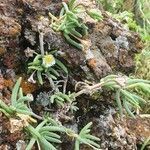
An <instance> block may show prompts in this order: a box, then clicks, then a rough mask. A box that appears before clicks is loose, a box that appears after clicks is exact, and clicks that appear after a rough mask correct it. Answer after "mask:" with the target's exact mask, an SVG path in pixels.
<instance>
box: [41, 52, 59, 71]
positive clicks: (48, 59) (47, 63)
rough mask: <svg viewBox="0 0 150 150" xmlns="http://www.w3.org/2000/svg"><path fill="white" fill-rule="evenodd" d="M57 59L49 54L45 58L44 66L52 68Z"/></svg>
mask: <svg viewBox="0 0 150 150" xmlns="http://www.w3.org/2000/svg"><path fill="white" fill-rule="evenodd" d="M55 63H56V62H55V58H54V56H53V55H51V54H49V55H45V56H44V57H43V66H44V67H45V68H48V67H51V66H53V65H54V64H55Z"/></svg>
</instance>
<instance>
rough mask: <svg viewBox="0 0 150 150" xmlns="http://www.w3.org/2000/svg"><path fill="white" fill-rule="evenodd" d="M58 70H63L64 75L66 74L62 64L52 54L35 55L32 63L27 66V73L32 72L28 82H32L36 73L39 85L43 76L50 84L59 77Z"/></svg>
mask: <svg viewBox="0 0 150 150" xmlns="http://www.w3.org/2000/svg"><path fill="white" fill-rule="evenodd" d="M60 70H63V71H64V72H65V73H66V74H67V73H68V71H67V68H66V67H65V66H64V64H63V63H62V62H61V61H59V60H58V59H56V58H55V57H54V56H53V55H52V54H45V55H42V54H36V57H35V58H34V60H33V62H31V63H29V64H28V71H29V73H30V72H32V75H31V76H30V78H29V80H30V81H33V75H34V74H35V73H36V75H37V79H38V81H39V83H40V84H41V85H42V84H43V75H44V76H46V77H47V78H48V79H49V81H50V82H52V80H57V78H58V77H60V72H59V71H60Z"/></svg>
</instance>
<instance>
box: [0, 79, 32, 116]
mask: <svg viewBox="0 0 150 150" xmlns="http://www.w3.org/2000/svg"><path fill="white" fill-rule="evenodd" d="M20 83H21V78H19V79H18V81H17V82H16V84H15V86H14V88H13V90H12V95H11V104H10V105H9V106H7V105H6V104H5V103H4V102H3V101H2V100H0V111H2V112H3V113H4V114H5V115H6V116H8V117H11V116H13V115H15V114H16V113H20V114H25V115H33V113H32V111H31V110H30V109H29V108H28V107H27V104H26V103H25V102H27V101H28V102H30V101H32V100H33V99H32V97H30V96H23V92H22V88H19V86H20Z"/></svg>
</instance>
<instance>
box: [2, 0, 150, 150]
mask: <svg viewBox="0 0 150 150" xmlns="http://www.w3.org/2000/svg"><path fill="white" fill-rule="evenodd" d="M97 1H98V2H99V3H102V4H103V5H104V8H105V9H106V10H107V11H109V12H111V13H112V16H113V17H114V18H116V19H118V20H119V21H121V22H122V23H124V25H125V26H126V27H127V28H128V29H130V30H133V31H136V32H139V33H140V35H141V38H142V40H143V42H145V45H147V47H146V48H145V51H143V52H142V53H141V54H140V55H138V56H137V57H136V64H137V68H136V76H137V77H140V78H142V79H139V78H136V77H127V76H125V75H108V76H106V77H104V78H102V79H101V80H100V82H99V83H97V84H94V85H88V84H87V83H84V82H79V83H77V85H76V88H78V87H79V85H81V90H79V91H78V92H74V93H69V92H68V93H66V85H65V86H64V87H63V85H61V90H60V89H59V87H58V85H56V84H55V82H54V81H58V78H61V74H62V73H65V74H68V70H67V67H66V66H65V65H64V64H63V63H62V62H61V61H60V60H59V59H57V58H56V52H49V53H47V52H45V51H44V46H43V38H41V39H40V51H41V54H38V53H35V52H34V55H35V57H34V59H33V61H32V62H30V63H29V64H28V72H29V73H31V76H30V78H29V81H31V82H32V83H35V80H34V79H33V77H34V75H35V74H36V77H37V80H38V82H39V83H40V84H41V85H43V84H44V82H45V78H44V76H45V77H46V78H47V79H48V80H49V85H50V87H52V91H51V95H50V96H49V97H48V98H49V104H53V105H56V106H58V108H59V109H60V110H61V109H65V105H67V106H69V109H68V111H69V110H70V111H71V112H72V113H73V112H74V111H77V110H78V109H79V108H78V107H77V106H76V104H77V102H76V101H77V97H79V96H81V95H83V94H91V95H92V94H93V93H95V92H97V91H100V92H102V91H103V90H109V91H112V93H115V97H114V99H115V100H116V104H117V107H118V110H119V114H120V117H121V118H123V114H124V113H126V114H128V115H129V116H130V117H133V118H135V117H136V112H137V110H141V111H142V108H143V107H142V106H144V107H145V106H146V105H148V101H149V100H148V97H149V95H150V80H149V77H150V74H149V73H150V69H149V65H150V63H149V58H150V57H149V56H150V55H149V54H150V53H149V51H148V50H147V49H149V45H148V44H147V43H148V40H150V36H149V31H150V30H149V25H150V23H149V18H148V17H149V15H148V13H147V12H145V11H144V9H143V5H142V4H143V3H142V2H141V3H140V2H139V1H138V2H139V3H136V5H137V4H138V6H139V7H138V9H139V10H140V15H141V18H143V23H142V24H140V23H138V21H137V20H136V19H134V18H135V16H136V14H134V12H132V11H131V12H130V11H128V10H126V11H125V10H123V8H122V6H123V4H124V2H123V0H116V1H115V0H113V1H112V3H109V1H108V0H97ZM144 2H145V3H147V1H144ZM62 5H63V8H62V9H61V12H60V15H59V18H56V17H55V16H53V15H52V14H51V13H49V16H50V17H51V27H52V28H53V29H54V30H55V31H60V32H62V34H63V36H64V37H65V38H66V40H67V41H68V42H69V43H70V44H71V45H73V46H75V47H76V48H78V49H81V50H83V49H84V44H83V38H84V36H86V35H87V31H88V28H87V27H86V25H85V24H84V22H83V21H82V20H81V19H80V18H79V14H80V13H81V12H82V13H83V12H85V13H87V14H88V15H89V16H90V17H91V18H93V19H94V20H95V21H97V22H98V21H101V20H102V19H103V16H102V15H101V12H100V10H96V9H91V10H86V8H85V7H84V6H83V5H80V4H78V5H76V4H75V0H70V1H69V3H65V2H63V3H62ZM117 13H118V14H117ZM41 35H42V34H41V33H40V36H41ZM41 37H42V36H41ZM58 82H59V81H58ZM20 84H21V78H19V79H18V80H17V82H16V84H15V86H14V88H13V90H12V95H11V103H10V105H7V104H5V103H4V101H3V100H1V99H0V111H1V112H3V113H4V114H5V115H6V116H7V117H9V118H16V117H18V116H19V117H20V119H22V120H24V121H25V124H24V128H25V129H26V131H27V133H28V135H29V139H30V140H29V143H28V145H27V147H26V150H31V149H32V147H33V145H34V144H35V143H37V146H38V148H39V150H41V149H42V150H49V149H50V150H57V145H56V144H60V143H61V142H62V141H61V133H63V134H64V133H66V134H67V135H68V136H69V137H71V138H72V139H74V140H75V150H79V149H80V145H81V144H86V145H88V146H89V147H91V148H93V149H95V150H98V149H100V145H99V144H98V142H99V141H100V139H99V138H97V137H95V136H93V135H91V134H90V131H91V126H92V122H90V123H88V124H87V125H85V126H84V127H83V128H82V129H81V131H80V132H79V133H76V132H75V131H73V130H72V129H68V128H66V127H65V126H63V125H62V124H61V123H60V122H59V123H58V122H56V121H55V120H53V119H52V118H50V117H47V118H45V117H44V116H42V117H41V116H38V115H36V114H35V113H34V112H32V110H31V109H30V108H29V102H31V101H33V97H32V96H29V95H27V96H24V95H23V91H22V88H20ZM66 84H67V81H66ZM62 89H63V90H62ZM62 91H63V92H62ZM31 117H34V118H36V119H38V120H40V123H39V124H38V123H37V124H36V125H35V124H33V123H36V121H33V120H34V119H33V118H31ZM29 118H30V119H29ZM32 119H33V120H32ZM29 120H30V121H29ZM31 120H32V121H31ZM56 120H58V118H56ZM59 133H60V135H59ZM149 141H150V138H148V139H147V140H146V141H145V143H144V144H143V147H142V149H141V150H143V149H144V147H145V146H146V145H147V144H148V143H149Z"/></svg>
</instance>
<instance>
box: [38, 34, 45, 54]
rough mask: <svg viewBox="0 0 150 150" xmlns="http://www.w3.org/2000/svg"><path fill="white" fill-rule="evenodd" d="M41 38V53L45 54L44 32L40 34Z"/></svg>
mask: <svg viewBox="0 0 150 150" xmlns="http://www.w3.org/2000/svg"><path fill="white" fill-rule="evenodd" d="M39 40H40V50H41V55H42V56H44V43H43V33H42V32H40V34H39Z"/></svg>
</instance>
